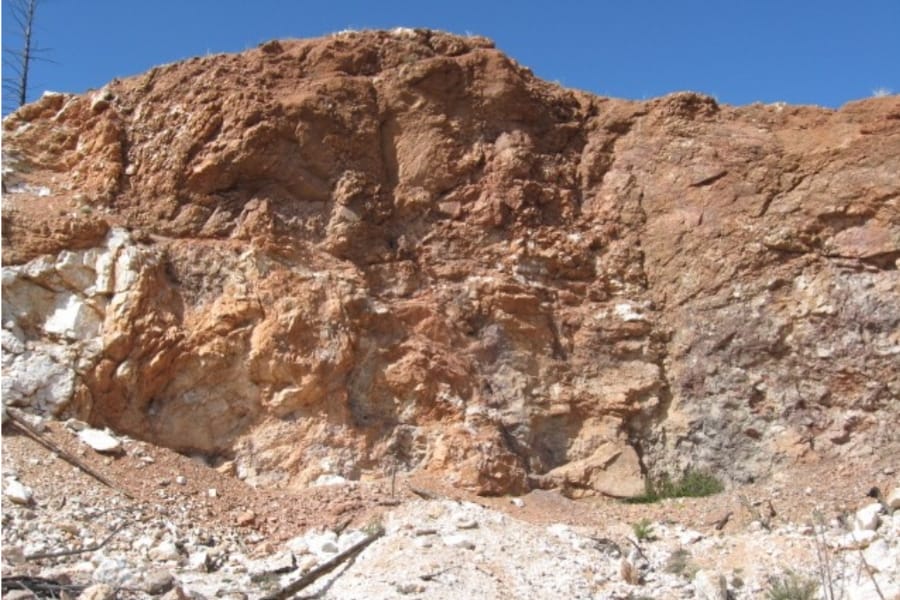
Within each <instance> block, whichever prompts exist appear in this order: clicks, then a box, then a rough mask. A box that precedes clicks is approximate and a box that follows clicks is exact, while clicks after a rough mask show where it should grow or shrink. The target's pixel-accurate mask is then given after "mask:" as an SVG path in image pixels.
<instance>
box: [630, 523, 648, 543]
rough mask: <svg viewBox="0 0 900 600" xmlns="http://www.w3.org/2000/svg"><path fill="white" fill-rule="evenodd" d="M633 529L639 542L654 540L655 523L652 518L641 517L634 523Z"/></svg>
mask: <svg viewBox="0 0 900 600" xmlns="http://www.w3.org/2000/svg"><path fill="white" fill-rule="evenodd" d="M631 530H632V531H634V537H636V538H637V539H638V541H639V542H643V541H648V542H650V541H653V523H651V522H650V519H641V520H640V521H638V522H637V523H632V524H631Z"/></svg>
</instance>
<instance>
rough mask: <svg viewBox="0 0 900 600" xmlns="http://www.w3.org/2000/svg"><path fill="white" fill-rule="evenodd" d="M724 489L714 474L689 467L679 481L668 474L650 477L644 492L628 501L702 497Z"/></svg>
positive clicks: (648, 501) (649, 502) (642, 502)
mask: <svg viewBox="0 0 900 600" xmlns="http://www.w3.org/2000/svg"><path fill="white" fill-rule="evenodd" d="M724 489H725V486H724V485H722V482H721V481H719V480H718V479H716V477H715V476H714V475H712V474H710V473H707V472H705V471H692V470H690V469H688V470H687V471H685V472H684V474H683V475H682V476H681V479H678V480H677V481H673V480H672V479H671V478H670V477H669V476H668V475H663V476H662V477H660V478H659V479H657V480H655V481H654V480H652V479H648V480H647V489H646V491H645V492H644V494H643V495H641V496H636V497H634V498H629V499H627V500H626V502H629V503H631V504H651V503H653V502H658V501H660V500H662V499H664V498H702V497H704V496H712V495H713V494H718V493H719V492H721V491H722V490H724Z"/></svg>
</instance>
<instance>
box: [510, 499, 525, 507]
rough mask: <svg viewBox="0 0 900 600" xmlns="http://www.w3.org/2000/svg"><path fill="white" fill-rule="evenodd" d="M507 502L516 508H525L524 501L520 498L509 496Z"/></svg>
mask: <svg viewBox="0 0 900 600" xmlns="http://www.w3.org/2000/svg"><path fill="white" fill-rule="evenodd" d="M509 502H510V504H512V505H513V506H516V507H518V508H525V501H524V500H522V499H521V498H510V500H509Z"/></svg>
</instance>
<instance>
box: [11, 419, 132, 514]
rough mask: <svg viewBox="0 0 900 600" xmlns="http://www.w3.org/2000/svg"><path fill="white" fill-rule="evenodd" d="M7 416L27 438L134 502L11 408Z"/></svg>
mask: <svg viewBox="0 0 900 600" xmlns="http://www.w3.org/2000/svg"><path fill="white" fill-rule="evenodd" d="M6 415H7V417H8V418H9V420H10V422H11V423H12V425H13V426H14V427H15V428H16V429H18V430H19V431H21V432H22V433H24V434H25V435H26V436H28V437H30V438H31V439H32V440H34V441H35V442H37V443H39V444H40V445H41V446H43V447H45V448H47V449H48V450H50V451H51V452H53V453H54V454H56V455H57V456H58V457H60V458H61V459H63V460H64V461H66V462H67V463H69V464H70V465H73V466H75V467H78V468H79V469H81V470H82V471H84V472H85V473H87V474H88V475H90V476H91V477H93V478H94V479H96V480H97V481H99V482H100V483H102V484H103V485H105V486H107V487H108V488H110V489H112V490H115V491H117V492H119V493H120V494H122V495H123V496H125V497H126V498H129V499H131V500H134V496H132V495H131V494H129V493H128V492H127V491H125V490H123V489H122V488H120V487H118V486H117V485H116V484H115V483H113V482H112V481H110V480H109V479H107V478H106V477H104V476H103V475H101V474H100V473H98V472H97V471H95V470H94V469H92V468H91V467H89V466H87V465H86V464H84V462H83V461H81V460H79V459H77V458H76V457H75V456H73V455H72V454H70V453H69V452H66V451H65V450H63V449H62V448H60V447H59V446H57V445H56V444H54V443H53V442H51V441H50V440H48V439H47V438H46V437H44V436H43V435H41V434H40V433H38V432H37V431H36V430H35V429H34V428H33V427H32V426H31V425H29V424H28V422H27V421H26V420H25V419H23V418H22V417H20V416H19V415H17V414H16V413H15V412H14V411H13V410H10V409H9V408H7V411H6Z"/></svg>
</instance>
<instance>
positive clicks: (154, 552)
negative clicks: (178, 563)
mask: <svg viewBox="0 0 900 600" xmlns="http://www.w3.org/2000/svg"><path fill="white" fill-rule="evenodd" d="M147 556H149V557H150V559H151V560H155V561H157V562H165V561H169V560H178V559H179V558H181V553H180V552H178V547H177V546H176V545H175V544H174V543H173V542H162V543H161V544H159V545H158V546H156V547H155V548H152V549H151V550H150V552H148V553H147Z"/></svg>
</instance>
